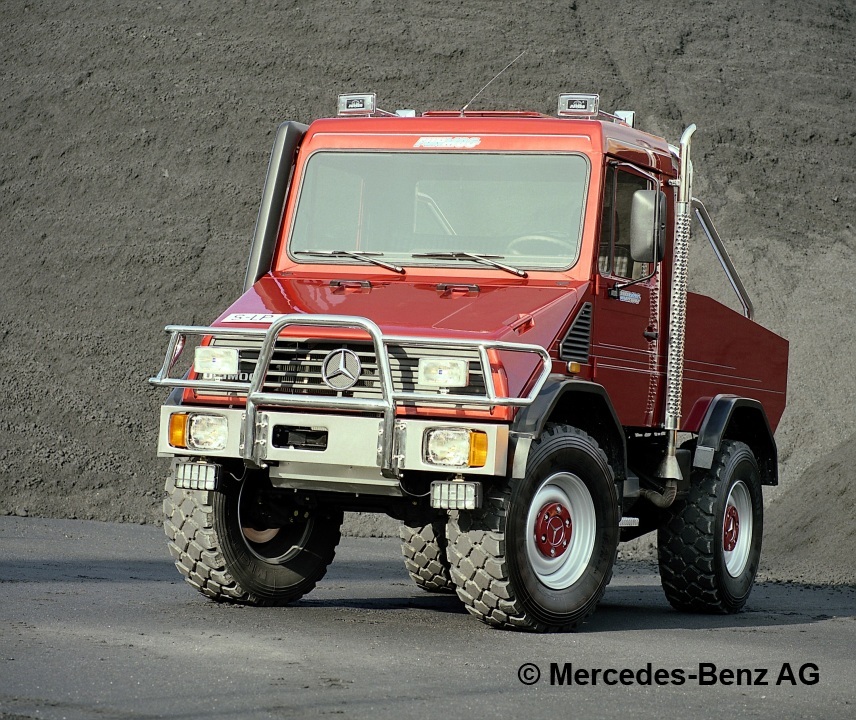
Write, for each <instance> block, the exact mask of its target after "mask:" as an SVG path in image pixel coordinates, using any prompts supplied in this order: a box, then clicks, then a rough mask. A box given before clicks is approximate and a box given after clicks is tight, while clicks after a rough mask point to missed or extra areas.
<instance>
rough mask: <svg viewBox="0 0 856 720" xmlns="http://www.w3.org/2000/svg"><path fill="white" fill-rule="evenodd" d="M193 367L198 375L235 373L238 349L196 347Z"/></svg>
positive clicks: (208, 346) (236, 370)
mask: <svg viewBox="0 0 856 720" xmlns="http://www.w3.org/2000/svg"><path fill="white" fill-rule="evenodd" d="M193 369H194V370H195V371H196V372H197V373H199V374H200V375H235V374H237V372H238V349H237V348H225V347H211V346H210V345H207V346H202V347H198V348H196V351H195V353H194V356H193Z"/></svg>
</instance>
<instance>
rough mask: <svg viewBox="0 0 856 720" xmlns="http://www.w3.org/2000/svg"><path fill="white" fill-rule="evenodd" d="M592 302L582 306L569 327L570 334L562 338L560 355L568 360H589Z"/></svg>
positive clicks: (584, 361)
mask: <svg viewBox="0 0 856 720" xmlns="http://www.w3.org/2000/svg"><path fill="white" fill-rule="evenodd" d="M591 310H592V305H591V303H586V304H585V305H583V306H582V307H581V308H580V311H579V312H578V313H577V316H576V317H575V318H574V321H573V322H572V323H571V327H570V328H569V329H568V334H567V335H565V339H564V340H562V346H561V349H560V351H559V357H560V358H561V359H562V360H564V361H566V362H568V361H571V360H573V361H574V362H578V363H583V364H584V363H587V362H588V361H589V351H590V350H591Z"/></svg>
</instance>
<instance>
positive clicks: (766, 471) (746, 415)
mask: <svg viewBox="0 0 856 720" xmlns="http://www.w3.org/2000/svg"><path fill="white" fill-rule="evenodd" d="M688 429H689V428H688ZM723 440H738V441H740V442H743V443H746V444H747V445H748V446H749V447H750V449H751V450H752V453H753V454H754V455H755V459H756V460H757V462H758V469H759V470H760V471H761V483H762V484H763V485H778V484H779V462H778V450H777V448H776V440H775V438H774V437H773V430H772V429H771V427H770V421H769V420H768V419H767V413H766V412H765V411H764V406H763V405H762V404H761V403H760V402H758V401H757V400H754V399H752V398H745V397H739V396H737V395H717V396H716V397H714V398H713V399H712V400H711V401H710V404H709V405H708V407H707V411H706V412H705V415H704V419H703V420H702V421H701V424H700V426H699V428H698V439H697V441H696V448H695V453H694V454H693V467H697V468H702V469H705V470H709V469H710V468H711V467H712V465H713V458H714V455H715V454H716V453H717V452H718V451H719V447H720V445H721V444H722V441H723Z"/></svg>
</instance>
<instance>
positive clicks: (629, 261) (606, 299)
mask: <svg viewBox="0 0 856 720" xmlns="http://www.w3.org/2000/svg"><path fill="white" fill-rule="evenodd" d="M653 187H655V182H654V180H653V178H652V176H651V175H650V173H647V172H645V171H644V170H641V169H639V170H637V169H634V168H633V167H632V166H629V165H628V164H626V163H612V164H610V165H608V166H607V168H606V174H605V180H604V191H603V199H602V205H601V208H602V210H601V229H600V249H599V254H598V281H597V285H596V287H597V290H596V294H595V298H594V304H595V312H594V323H593V327H592V356H593V360H594V363H593V365H594V368H593V379H594V381H595V382H598V383H600V384H601V385H603V386H604V387H605V388H606V390H607V391H608V393H609V397H610V399H611V400H612V403H613V406H614V407H615V410H616V412H617V414H618V417H619V419H620V421H621V423H622V425H625V426H635V427H650V426H652V425H654V424H655V420H656V419H658V418H659V412H660V405H659V397H660V383H661V382H662V368H661V367H660V364H661V362H660V352H659V350H660V343H665V342H666V338H664V337H662V338H661V336H660V330H661V324H662V314H661V313H662V308H661V302H660V301H661V297H662V292H661V287H660V272H659V267H658V268H657V272H655V273H654V274H653V276H652V277H650V278H648V279H644V278H645V277H646V276H648V275H650V274H651V271H652V269H653V268H652V267H651V266H650V265H649V264H648V263H639V262H635V261H634V260H633V258H632V257H631V256H630V208H631V203H632V199H633V193H634V192H636V191H637V190H644V189H650V188H653Z"/></svg>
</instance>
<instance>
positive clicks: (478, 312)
mask: <svg viewBox="0 0 856 720" xmlns="http://www.w3.org/2000/svg"><path fill="white" fill-rule="evenodd" d="M598 105H599V98H598V97H597V96H596V95H580V94H567V95H562V96H561V97H560V100H559V109H558V113H557V116H555V117H553V116H547V115H543V114H540V113H534V112H524V111H508V112H496V111H493V112H485V111H462V112H458V111H455V112H451V111H427V112H423V113H421V114H420V115H417V114H416V113H415V112H413V111H399V112H397V113H387V112H384V111H382V110H379V109H378V108H377V102H376V98H375V96H374V95H372V94H354V95H343V96H340V97H339V102H338V114H337V116H336V117H333V118H324V119H319V120H316V121H314V122H313V123H312V124H311V125H309V126H305V125H301V124H298V123H293V122H289V123H284V124H283V125H281V126H280V128H279V130H278V133H277V137H276V140H275V144H274V148H273V152H272V156H271V161H270V165H269V169H268V175H267V179H266V183H265V187H264V191H263V198H262V204H261V208H260V211H259V218H258V221H257V226H256V232H255V235H254V238H253V243H252V246H251V251H250V258H249V262H248V265H247V270H246V277H245V286H244V292H243V294H242V295H241V296H240V297H239V298H238V299H236V300H235V301H234V302H233V303H232V304H231V305H229V306H228V307H226V308H225V309H224V311H223V312H222V313H221V314H220V316H219V317H217V318H216V320H214V322H213V323H212V324H211V325H210V326H206V327H193V326H169V327H167V332H168V333H169V336H170V341H169V346H168V348H167V353H166V357H165V360H164V363H163V366H162V368H161V370H160V372H159V373H158V374H157V376H156V377H154V378H152V379H151V382H152V383H153V384H155V385H158V386H161V387H167V388H169V389H170V390H171V393H170V396H169V398H168V400H167V402H166V403H165V404H164V405H163V406H162V408H161V417H160V433H159V444H158V453H159V455H160V456H163V457H170V458H172V459H173V468H172V473H171V476H170V478H169V479H168V481H167V497H166V500H165V502H164V512H165V529H166V532H167V536H168V537H169V539H170V552H171V553H172V555H173V557H174V559H175V561H176V565H177V567H178V569H179V571H180V572H182V574H183V575H184V576H185V578H186V579H187V580H188V582H190V583H191V584H192V585H194V586H195V587H196V588H197V589H199V590H200V591H201V592H202V593H204V594H205V595H207V596H208V597H211V598H213V599H216V600H232V601H237V602H245V603H252V604H278V603H285V602H291V601H294V600H296V599H298V598H299V597H301V596H303V595H304V594H305V593H307V592H309V591H310V590H311V589H312V587H313V586H314V584H315V583H316V582H317V581H318V580H319V579H320V578H321V577H322V576H323V574H324V572H325V570H326V567H327V565H328V564H329V562H331V561H332V558H333V554H334V552H335V547H336V544H337V542H338V540H339V527H340V525H341V522H342V513H343V511H346V510H360V511H368V512H382V513H386V514H388V515H390V516H392V517H394V518H397V519H399V520H400V521H401V523H402V550H403V553H404V557H405V565H406V567H407V569H408V571H409V572H410V574H411V576H412V577H413V579H414V581H415V582H416V583H417V585H419V586H420V587H422V588H423V589H424V590H427V591H437V592H456V593H457V595H458V597H459V598H460V599H461V601H462V602H463V603H464V604H465V606H466V607H467V609H468V610H469V611H470V612H471V613H472V614H473V615H475V616H476V617H478V618H479V619H481V620H482V621H484V622H486V623H488V624H493V625H498V626H502V627H519V628H525V629H531V630H556V629H570V628H573V627H576V626H577V625H578V624H579V623H580V622H582V621H583V620H584V619H585V617H587V616H588V615H589V614H590V613H591V612H592V611H593V610H594V607H595V606H596V604H597V602H598V601H599V599H600V597H601V596H602V594H603V592H604V589H605V587H606V584H607V582H608V579H609V577H610V575H611V571H612V564H613V562H614V559H615V556H616V552H617V548H618V544H619V542H621V541H623V540H629V539H632V538H633V537H636V536H638V535H640V534H643V533H645V532H650V531H654V530H656V531H657V532H658V544H659V548H660V567H661V575H662V577H663V584H664V589H665V591H666V595H667V597H668V598H669V600H670V602H671V603H672V604H673V605H675V606H676V607H678V608H682V609H693V610H699V609H701V610H710V611H717V612H722V611H726V612H734V611H736V610H739V609H740V608H741V607H742V606H743V604H744V603H745V602H746V599H747V598H748V595H749V592H750V590H751V587H752V584H753V581H754V576H755V572H756V570H757V564H758V557H759V555H760V546H761V534H762V524H763V503H762V499H761V485H762V484H775V483H776V482H777V459H776V448H775V441H774V439H773V431H774V430H775V427H776V425H777V424H778V422H779V419H780V418H781V415H782V412H783V410H784V405H785V384H786V376H787V342H786V341H785V340H783V339H782V338H780V337H778V336H776V335H775V334H774V333H772V332H770V331H768V330H766V329H764V328H763V327H761V326H760V325H758V324H757V323H756V322H755V321H754V318H753V308H752V305H751V301H750V300H749V298H748V295H747V293H746V291H745V289H744V288H743V285H742V283H741V282H740V279H739V276H738V275H737V272H736V270H735V269H734V267H733V265H732V263H731V261H730V259H729V257H728V254H727V252H726V250H725V247H724V245H723V243H722V241H721V239H720V238H719V235H718V233H717V232H716V229H715V228H714V226H713V223H712V221H711V220H710V217H709V215H708V213H707V211H706V209H705V208H704V205H703V204H702V203H701V202H700V201H698V200H697V199H695V198H693V197H692V193H691V183H692V163H691V160H690V157H689V155H690V140H691V137H692V131H693V130H694V126H692V127H691V128H690V129H688V131H687V132H685V133H684V138H682V142H681V145H680V147H675V146H672V145H669V144H668V143H667V142H666V141H665V140H663V139H661V138H657V137H655V136H653V135H650V134H648V133H645V132H643V131H641V130H639V129H637V128H635V127H633V124H634V122H633V115H632V113H616V114H615V115H610V114H607V113H604V112H601V111H600V110H599V107H598ZM693 219H695V220H698V222H699V226H700V227H701V228H702V231H703V232H704V233H705V234H706V235H707V236H708V238H709V240H710V242H711V244H712V245H713V247H714V250H715V251H716V255H717V257H719V258H720V261H721V263H722V268H723V270H724V271H725V273H726V275H727V277H728V279H729V281H730V282H731V285H732V287H733V288H734V289H735V292H736V293H737V296H738V298H739V300H740V304H741V306H742V308H743V312H742V313H740V312H735V311H733V310H731V309H729V308H727V307H725V306H724V305H722V304H720V303H718V302H716V301H715V300H713V299H711V298H707V297H704V296H701V295H697V294H694V293H691V292H687V262H686V253H687V245H688V239H689V227H690V221H691V220H693ZM191 351H192V352H191ZM711 496H713V497H714V498H715V499H714V501H712V504H711V500H710V498H711ZM708 506H710V507H708ZM698 513H702V514H703V515H705V517H706V518H708V519H706V520H705V521H704V522H702V523H695V525H699V527H698V529H697V531H694V532H698V534H699V537H698V538H690V542H687V539H686V532H684V531H683V527H684V525H685V524H686V522H687V518H689V517H695V515H697V514H698ZM695 525H694V526H695ZM688 568H689V569H688ZM699 574H701V575H702V576H703V581H701V583H700V581H699V577H698V576H699ZM700 586H702V587H703V588H704V592H702V591H700V590H699V589H698V588H699V587H700Z"/></svg>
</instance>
